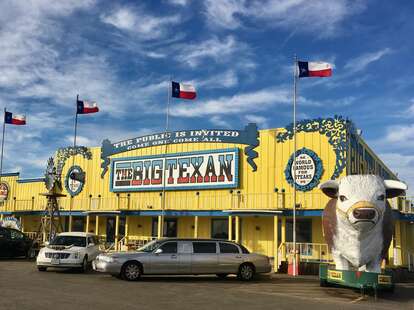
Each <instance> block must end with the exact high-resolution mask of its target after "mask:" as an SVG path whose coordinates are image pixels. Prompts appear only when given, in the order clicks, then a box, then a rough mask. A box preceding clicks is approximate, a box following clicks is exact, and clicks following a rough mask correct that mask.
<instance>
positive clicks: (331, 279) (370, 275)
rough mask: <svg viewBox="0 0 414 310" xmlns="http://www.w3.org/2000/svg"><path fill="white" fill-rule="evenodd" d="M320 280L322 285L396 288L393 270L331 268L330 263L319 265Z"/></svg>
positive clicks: (373, 288) (381, 288) (367, 288)
mask: <svg viewBox="0 0 414 310" xmlns="http://www.w3.org/2000/svg"><path fill="white" fill-rule="evenodd" d="M319 280H320V283H321V286H329V284H336V285H340V286H345V287H352V288H357V289H361V290H363V291H364V290H369V289H372V290H374V291H375V292H376V291H378V290H388V291H392V290H394V282H393V279H392V273H391V272H385V273H375V272H364V271H348V270H338V269H334V268H331V266H329V265H328V264H320V265H319Z"/></svg>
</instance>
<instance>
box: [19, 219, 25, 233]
mask: <svg viewBox="0 0 414 310" xmlns="http://www.w3.org/2000/svg"><path fill="white" fill-rule="evenodd" d="M20 224H21V225H22V232H24V217H23V216H21V217H20Z"/></svg>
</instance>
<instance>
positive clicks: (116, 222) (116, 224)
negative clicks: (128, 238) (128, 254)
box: [115, 215, 119, 250]
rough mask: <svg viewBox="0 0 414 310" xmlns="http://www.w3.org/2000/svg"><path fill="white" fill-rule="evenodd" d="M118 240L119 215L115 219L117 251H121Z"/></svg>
mask: <svg viewBox="0 0 414 310" xmlns="http://www.w3.org/2000/svg"><path fill="white" fill-rule="evenodd" d="M118 239H119V215H117V216H116V217H115V250H119V249H118Z"/></svg>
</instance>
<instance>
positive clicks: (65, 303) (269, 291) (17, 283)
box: [0, 259, 414, 310]
mask: <svg viewBox="0 0 414 310" xmlns="http://www.w3.org/2000/svg"><path fill="white" fill-rule="evenodd" d="M0 309H1V310H3V309H5V310H6V309H7V310H14V309H18V310H22V309H24V310H25V309H36V310H39V309H41V310H46V309H53V310H57V309H58V310H65V309H70V310H82V309H88V310H89V309H99V310H106V309H168V310H175V309H180V310H182V309H215V310H219V309H231V310H233V309H237V310H239V309H272V310H274V309H303V310H304V309H318V310H323V309H414V283H402V284H398V285H397V287H396V290H395V292H394V293H393V294H392V293H382V294H381V295H380V296H379V298H378V299H377V300H375V298H374V296H369V295H365V296H361V295H360V292H358V291H355V290H352V289H346V288H335V287H328V288H322V287H320V286H319V281H318V279H317V277H314V276H300V277H298V278H295V279H293V278H291V277H289V276H287V275H279V274H277V275H264V276H260V277H259V278H257V279H256V280H254V281H252V282H248V283H245V282H240V281H238V280H237V278H235V277H229V278H227V279H224V280H221V279H218V278H216V277H215V276H189V277H182V276H179V277H178V276H173V277H171V276H170V277H168V276H164V277H143V278H142V279H141V280H139V281H137V282H126V281H122V280H119V279H117V278H115V277H111V276H109V275H104V274H100V273H96V272H94V271H89V272H88V273H86V274H82V273H78V272H76V271H73V270H59V269H50V270H48V271H47V272H39V271H37V268H36V266H35V262H33V261H27V260H24V259H15V260H0Z"/></svg>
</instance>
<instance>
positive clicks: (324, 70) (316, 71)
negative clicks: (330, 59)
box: [298, 61, 332, 78]
mask: <svg viewBox="0 0 414 310" xmlns="http://www.w3.org/2000/svg"><path fill="white" fill-rule="evenodd" d="M298 67H299V77H300V78H301V77H329V76H331V75H332V65H331V64H330V63H327V62H321V61H314V62H310V61H309V62H308V61H298Z"/></svg>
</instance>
